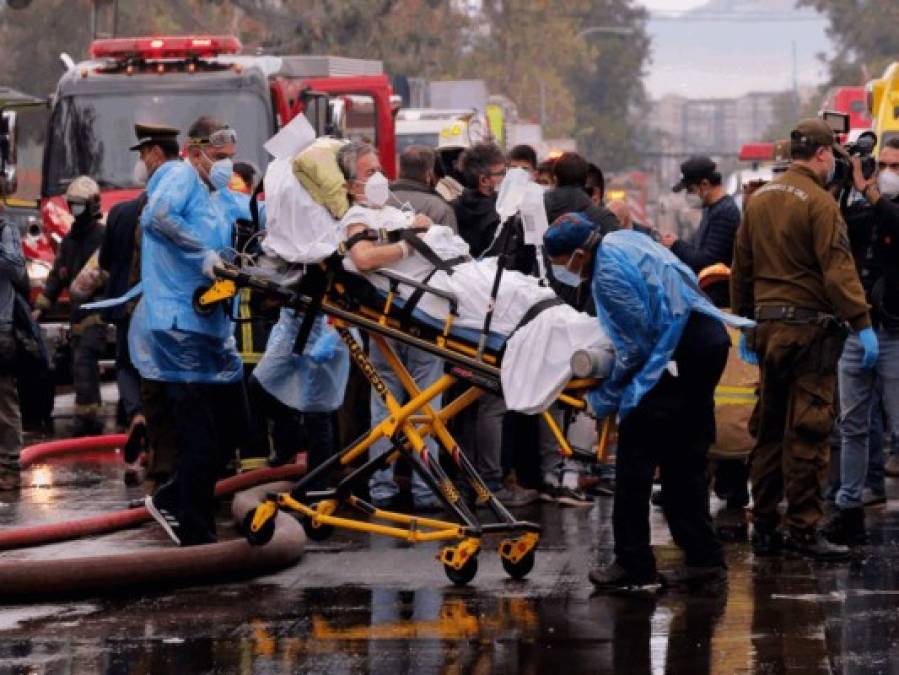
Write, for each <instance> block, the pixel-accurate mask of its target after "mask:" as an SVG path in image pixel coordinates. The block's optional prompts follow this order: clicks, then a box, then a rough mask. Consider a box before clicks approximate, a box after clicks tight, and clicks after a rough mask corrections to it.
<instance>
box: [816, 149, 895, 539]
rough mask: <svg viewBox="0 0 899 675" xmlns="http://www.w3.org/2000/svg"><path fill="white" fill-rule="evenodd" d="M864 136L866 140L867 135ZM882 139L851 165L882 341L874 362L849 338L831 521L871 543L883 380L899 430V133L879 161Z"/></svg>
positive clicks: (852, 223)
mask: <svg viewBox="0 0 899 675" xmlns="http://www.w3.org/2000/svg"><path fill="white" fill-rule="evenodd" d="M863 140H864V142H863ZM875 143H876V139H872V138H870V137H868V138H865V137H863V138H862V139H859V143H857V144H856V148H859V149H858V150H855V151H854V152H853V150H854V149H853V148H851V147H850V148H847V149H849V150H850V152H852V154H853V156H852V157H851V159H850V160H849V162H847V163H846V164H845V165H844V167H843V174H844V175H845V181H844V188H843V198H842V199H841V203H843V204H847V203H848V202H849V200H850V194H849V193H850V192H851V190H850V189H849V188H850V187H851V188H854V189H855V191H856V192H857V193H858V194H860V195H862V196H863V197H864V199H859V200H857V201H854V202H852V203H850V204H848V205H847V206H844V209H843V213H844V217H845V219H846V223H847V226H848V230H849V242H850V246H851V249H852V254H853V257H854V258H855V264H856V266H857V267H858V273H859V277H860V278H861V281H862V285H863V286H864V288H865V295H866V297H867V300H868V303H869V304H870V305H871V321H872V324H873V326H874V329H875V331H876V335H877V341H878V343H879V345H880V355H879V356H878V358H877V362H876V363H875V365H874V368H873V369H867V368H865V367H864V365H863V363H862V351H863V350H862V346H861V344H860V343H859V341H858V339H857V338H856V337H855V336H851V337H850V338H849V339H848V340H847V341H846V346H845V348H844V350H843V355H842V357H841V358H840V363H839V370H838V374H839V392H840V410H841V414H840V436H841V455H840V489H839V491H838V492H837V496H836V504H837V507H838V511H837V512H836V513H835V514H834V517H833V518H831V519H830V520H829V522H828V523H827V525H826V526H825V529H824V532H825V535H826V536H827V538H828V539H829V540H830V541H832V542H835V543H841V544H848V545H850V546H855V545H863V544H864V543H865V541H866V536H865V515H864V508H863V501H862V491H863V489H864V487H865V476H866V474H867V472H868V444H869V438H870V419H871V409H872V407H873V405H874V404H875V402H876V401H877V394H876V391H877V389H878V384H880V385H881V386H882V392H883V404H884V407H885V410H886V413H887V418H888V419H889V424H890V430H891V431H892V432H893V434H896V432H897V431H899V139H896V138H893V139H890V140H889V141H887V142H886V143H885V144H884V146H883V149H882V150H881V151H880V155H879V156H878V158H877V162H876V172H875V171H874V169H875V166H874V164H875V163H874V161H873V158H871V157H870V156H869V152H870V149H869V148H873V146H874V144H875Z"/></svg>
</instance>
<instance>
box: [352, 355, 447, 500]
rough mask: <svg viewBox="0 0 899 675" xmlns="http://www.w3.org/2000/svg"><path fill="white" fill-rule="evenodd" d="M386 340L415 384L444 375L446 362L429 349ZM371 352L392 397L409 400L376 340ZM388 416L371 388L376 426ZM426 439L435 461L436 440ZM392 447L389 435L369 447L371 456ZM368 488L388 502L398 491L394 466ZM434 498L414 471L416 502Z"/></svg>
mask: <svg viewBox="0 0 899 675" xmlns="http://www.w3.org/2000/svg"><path fill="white" fill-rule="evenodd" d="M387 343H388V345H390V348H391V349H393V351H394V353H395V354H396V355H397V357H399V360H400V361H402V363H403V365H404V366H406V370H408V371H409V374H410V375H411V376H412V379H413V380H415V384H416V385H417V386H418V388H419V389H426V388H427V387H430V386H431V385H432V384H434V383H435V382H436V381H437V380H438V379H440V376H441V375H443V361H442V360H441V359H438V358H437V357H436V356H431V355H430V354H428V353H427V352H423V351H421V350H419V349H415V348H414V347H409V346H408V345H404V344H398V343H396V342H394V341H392V340H388V341H387ZM369 352H370V353H369V359H370V360H371V362H372V365H373V366H374V367H375V369H376V370H377V371H378V375H380V376H381V379H382V380H383V381H384V384H386V385H387V388H388V389H390V393H391V394H393V397H394V398H395V399H396V400H397V401H398V402H399V403H400V404H401V405H402V404H403V403H405V402H406V401H408V400H409V397H408V396H407V395H406V390H405V389H403V384H402V382H400V379H399V378H398V377H397V375H396V373H394V372H393V369H392V368H391V367H390V365H389V364H388V363H387V359H386V358H385V357H384V355H383V354H382V353H381V350H380V349H378V346H377V345H376V344H375V343H374V342H372V343H371V349H370V350H369ZM440 398H441V397H440V396H437V397H435V398H433V399H431V407H432V408H434V409H435V410H436V409H437V408H439V407H440ZM385 417H387V406H385V405H384V402H383V401H382V400H381V397H380V396H378V394H377V393H376V392H375V391H372V393H371V423H372V426H374V425H376V424H377V423H378V422H380V421H381V420H383V419H384V418H385ZM426 442H427V444H428V452H429V453H430V455H431V458H432V459H433V460H434V461H435V462H436V461H437V443H436V442H435V441H434V439H432V438H428V439H427V441H426ZM390 447H391V446H390V442H389V441H388V440H387V439H386V438H382V439H380V440H379V441H378V442H377V443H375V444H374V445H372V447H371V449H370V450H369V457H370V458H374V457H380V456H381V455H383V454H384V453H385V452H387V451H388V450H390ZM368 491H369V494H370V495H371V498H372V499H374V500H377V501H381V500H385V501H386V500H388V499H390V498H392V497H395V496H396V495H397V493H398V492H399V487H398V486H397V484H396V483H395V482H394V480H393V466H389V467H387V468H386V469H381V470H380V471H375V472H374V473H373V474H372V476H371V479H370V480H369V481H368ZM434 499H436V497H435V496H434V495H433V494H432V493H431V488H429V487H428V486H427V484H426V483H425V482H424V480H422V479H421V477H420V476H419V475H418V474H417V473H416V472H414V471H413V472H412V500H413V501H414V502H415V503H422V502H430V501H432V500H434Z"/></svg>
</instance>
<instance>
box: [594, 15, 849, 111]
mask: <svg viewBox="0 0 899 675" xmlns="http://www.w3.org/2000/svg"><path fill="white" fill-rule="evenodd" d="M637 2H638V3H639V4H642V5H644V6H646V7H647V8H648V9H649V10H650V11H653V12H664V13H665V14H666V18H668V19H670V18H671V17H672V13H678V12H685V11H688V10H691V9H696V8H699V7H702V6H703V5H706V4H710V5H712V6H713V7H714V9H712V10H711V11H712V13H713V14H714V15H715V16H716V17H718V18H719V19H720V18H721V17H722V16H728V17H729V16H730V15H733V16H734V20H725V21H720V20H719V21H690V20H680V21H672V20H661V19H656V20H652V19H650V21H649V25H648V30H649V33H650V36H651V37H652V41H653V42H652V62H651V63H650V65H649V67H648V69H647V75H646V80H645V83H646V88H647V90H648V92H649V95H650V96H651V97H652V98H659V97H661V96H663V95H665V94H680V95H682V96H687V97H689V98H723V97H732V96H740V95H742V94H745V93H748V92H751V91H782V90H784V89H788V88H790V87H792V85H793V79H794V78H793V70H794V68H793V51H794V48H795V55H796V63H795V70H796V76H797V77H796V79H797V81H798V84H799V86H800V87H802V86H806V85H816V84H819V83H820V82H822V81H823V80H824V79H826V75H827V72H826V66H825V65H824V64H823V63H822V62H821V61H820V60H819V59H818V58H817V55H818V54H819V53H821V52H827V51H829V49H830V42H829V39H828V38H827V36H826V34H825V30H826V28H827V22H826V20H825V19H824V17H820V18H813V19H812V20H809V19H808V17H809V16H814V15H812V14H811V13H810V10H808V9H803V10H801V16H800V11H799V10H796V9H795V8H794V0H740V1H738V0H711V1H710V0H637ZM743 12H747V13H749V14H750V15H752V14H755V16H756V19H757V17H758V15H759V14H761V15H763V16H765V17H766V20H764V21H759V20H746V19H747V17H746V16H744V17H740V14H741V13H743ZM769 16H770V17H774V18H773V19H768V18H767V17H769ZM818 16H820V15H818ZM802 17H805V18H802ZM800 19H801V20H800ZM597 39H603V38H601V37H600V38H597ZM607 39H615V38H607ZM794 44H795V47H794ZM850 84H852V83H850Z"/></svg>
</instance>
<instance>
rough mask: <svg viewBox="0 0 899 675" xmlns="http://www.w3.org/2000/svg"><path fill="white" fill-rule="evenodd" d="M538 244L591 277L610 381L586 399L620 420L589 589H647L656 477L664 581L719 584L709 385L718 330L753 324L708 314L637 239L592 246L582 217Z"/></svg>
mask: <svg viewBox="0 0 899 675" xmlns="http://www.w3.org/2000/svg"><path fill="white" fill-rule="evenodd" d="M544 246H545V250H546V252H547V254H548V255H549V256H550V258H551V259H552V261H553V263H555V264H563V265H566V266H567V267H568V269H569V270H570V271H571V272H574V273H576V274H578V275H580V276H581V278H585V279H587V278H590V279H592V292H593V297H594V300H595V301H596V307H597V314H598V319H599V321H600V323H601V324H602V327H603V328H604V329H605V331H606V332H607V333H608V335H609V337H610V338H611V340H612V343H613V345H614V347H615V354H616V358H615V365H614V368H613V370H612V372H611V374H610V375H609V377H608V378H606V379H605V380H604V381H603V383H602V384H601V385H600V386H599V387H598V388H597V389H596V390H594V391H592V392H591V393H590V394H589V402H590V404H591V406H592V407H593V410H594V411H595V412H596V414H597V416H599V417H600V418H602V417H606V416H609V415H614V414H616V413H617V415H618V419H619V432H618V433H619V440H618V455H617V459H616V462H617V464H616V473H617V480H616V484H615V507H614V514H613V530H614V535H615V559H614V561H613V562H612V563H611V564H609V565H605V566H600V567H597V568H595V569H594V570H592V571H591V573H590V580H591V582H592V583H593V584H594V586H596V587H597V588H598V589H615V588H622V587H631V586H641V585H645V584H651V583H654V582H655V581H656V580H657V575H656V564H655V558H654V556H653V553H652V549H651V548H650V529H649V497H650V493H651V491H652V482H653V476H654V474H655V472H656V469H657V468H658V469H659V471H660V474H661V480H662V492H663V495H664V503H663V508H664V512H665V517H666V519H667V521H668V527H669V529H670V530H671V535H672V537H673V539H674V541H675V543H676V544H677V545H678V546H679V547H681V548H682V549H683V550H684V553H685V558H686V565H685V566H683V567H682V568H680V569H677V570H674V571H672V572H670V573H666V574H665V575H664V577H663V581H666V582H668V583H671V584H680V583H689V584H694V583H695V584H702V583H708V582H716V581H721V580H723V579H726V576H727V572H726V567H725V564H724V557H723V553H722V549H721V544H720V543H719V542H718V540H717V538H716V537H715V533H714V530H713V529H712V523H711V518H710V516H709V491H708V484H707V481H706V454H707V452H708V448H709V445H710V444H711V442H712V441H713V440H714V437H715V418H714V392H715V386H716V385H717V383H718V380H719V378H720V377H721V373H722V372H723V370H724V365H725V361H726V360H727V352H728V349H729V348H730V339H729V337H728V333H727V331H726V329H725V326H724V324H725V323H728V324H732V325H737V326H748V325H752V322H749V321H746V320H744V319H739V318H737V317H733V316H731V315H727V314H724V313H722V312H721V311H720V310H718V309H717V308H715V306H714V305H713V304H712V303H711V302H710V301H709V300H708V298H707V297H706V296H705V295H704V294H703V293H702V291H701V290H700V289H699V285H698V282H697V279H696V276H695V275H694V274H693V272H692V271H691V270H690V269H689V268H688V267H687V266H686V265H684V263H682V262H680V261H679V260H678V259H677V257H675V256H674V255H673V254H672V253H671V252H670V251H668V250H667V249H665V248H664V247H662V246H660V245H658V244H656V243H655V242H654V241H653V240H652V239H651V238H650V237H647V236H645V235H643V234H641V233H638V232H633V231H629V230H622V231H618V232H613V233H611V234H608V235H606V236H605V237H600V236H598V235H597V234H595V233H594V228H593V226H592V225H591V224H590V223H589V222H588V221H587V220H586V219H584V218H583V217H582V216H580V215H579V214H568V215H567V216H565V217H563V219H562V222H560V223H558V224H556V225H554V226H553V227H551V228H550V229H549V230H547V232H546V234H545V236H544Z"/></svg>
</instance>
